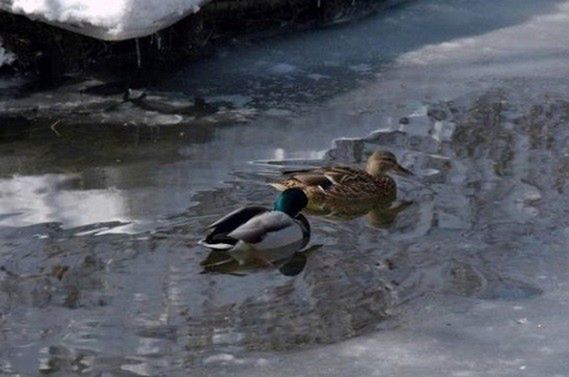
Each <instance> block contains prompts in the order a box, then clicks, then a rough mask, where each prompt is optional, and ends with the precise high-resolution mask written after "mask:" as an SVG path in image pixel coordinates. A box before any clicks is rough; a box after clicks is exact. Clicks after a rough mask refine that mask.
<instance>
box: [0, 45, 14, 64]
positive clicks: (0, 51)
mask: <svg viewBox="0 0 569 377" xmlns="http://www.w3.org/2000/svg"><path fill="white" fill-rule="evenodd" d="M14 60H16V56H15V55H14V54H12V53H11V52H10V51H8V50H6V49H5V48H4V47H2V40H1V39H0V67H2V66H3V65H8V64H12V63H13V62H14Z"/></svg>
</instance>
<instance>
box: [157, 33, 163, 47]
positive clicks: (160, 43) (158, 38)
mask: <svg viewBox="0 0 569 377" xmlns="http://www.w3.org/2000/svg"><path fill="white" fill-rule="evenodd" d="M156 45H157V46H158V51H162V36H161V35H160V34H156Z"/></svg>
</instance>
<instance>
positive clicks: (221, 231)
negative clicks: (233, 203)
mask: <svg viewBox="0 0 569 377" xmlns="http://www.w3.org/2000/svg"><path fill="white" fill-rule="evenodd" d="M265 212H269V210H268V209H267V208H265V207H244V208H239V209H237V210H235V211H233V212H231V213H229V214H227V215H226V216H224V217H222V218H221V219H219V220H217V221H215V222H214V223H213V224H211V225H209V226H208V227H207V229H211V232H210V233H209V234H208V235H207V236H206V238H205V239H203V240H201V241H200V242H199V243H200V244H201V245H203V246H206V247H209V248H212V249H219V250H227V249H230V248H231V247H233V246H234V245H235V244H236V243H237V239H235V238H232V237H229V236H228V234H229V233H231V232H232V231H234V230H235V229H237V228H239V227H240V226H241V225H243V224H245V223H247V222H248V221H249V220H251V219H252V218H254V217H255V216H258V215H260V214H262V213H265Z"/></svg>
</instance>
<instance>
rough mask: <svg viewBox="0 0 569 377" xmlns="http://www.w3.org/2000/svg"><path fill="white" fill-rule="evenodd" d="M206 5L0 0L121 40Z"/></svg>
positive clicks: (181, 0) (190, 1) (197, 1)
mask: <svg viewBox="0 0 569 377" xmlns="http://www.w3.org/2000/svg"><path fill="white" fill-rule="evenodd" d="M206 1H208V0H0V9H2V10H5V11H8V12H10V13H15V14H22V15H25V16H27V17H28V18H31V19H34V20H40V21H44V22H46V23H49V24H52V25H56V26H59V27H62V28H65V29H68V30H71V31H74V32H76V33H80V34H84V35H88V36H91V37H94V38H98V39H104V40H123V39H129V38H136V37H142V36H145V35H149V34H152V33H154V32H156V31H158V30H160V29H163V28H165V27H167V26H170V25H171V24H173V23H175V22H176V21H178V20H180V19H182V18H184V17H185V16H187V15H189V14H191V13H195V12H197V11H198V10H199V9H200V5H202V4H203V3H205V2H206ZM0 56H1V55H0Z"/></svg>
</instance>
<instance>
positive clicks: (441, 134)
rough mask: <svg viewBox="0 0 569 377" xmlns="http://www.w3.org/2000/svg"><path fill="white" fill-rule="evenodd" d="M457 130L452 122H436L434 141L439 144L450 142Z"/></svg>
mask: <svg viewBox="0 0 569 377" xmlns="http://www.w3.org/2000/svg"><path fill="white" fill-rule="evenodd" d="M455 129H456V124H454V123H452V122H446V121H440V122H435V125H434V127H433V134H432V136H433V139H435V140H436V141H438V142H443V141H450V140H451V139H452V135H453V134H454V131H455Z"/></svg>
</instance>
